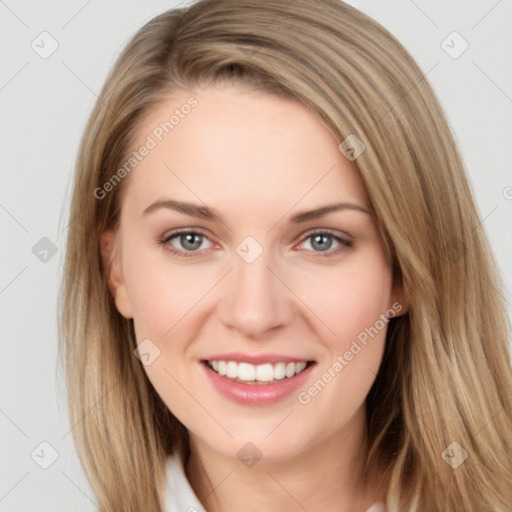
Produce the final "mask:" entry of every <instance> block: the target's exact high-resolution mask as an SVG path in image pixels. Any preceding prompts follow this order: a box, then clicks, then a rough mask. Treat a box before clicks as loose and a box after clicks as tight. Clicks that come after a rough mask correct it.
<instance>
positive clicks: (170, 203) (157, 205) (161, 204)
mask: <svg viewBox="0 0 512 512" xmlns="http://www.w3.org/2000/svg"><path fill="white" fill-rule="evenodd" d="M162 208H163V209H169V210H175V211H178V212H181V213H184V214H186V215H190V216H191V217H198V218H200V219H207V220H214V219H220V217H219V215H218V214H217V213H215V211H214V210H212V209H211V208H208V207H207V206H200V205H197V204H193V203H186V202H182V201H174V200H172V199H166V200H161V201H156V202H154V203H152V204H151V205H149V206H148V207H147V208H146V209H145V210H144V212H143V215H148V214H150V213H153V212H155V211H157V210H160V209H162ZM340 210H353V211H357V212H361V213H366V214H368V215H371V212H370V211H369V210H367V209H366V208H363V207H362V206H359V205H357V204H354V203H336V204H330V205H326V206H322V207H320V208H316V209H314V210H308V211H304V212H300V213H296V214H295V215H293V216H292V217H291V218H290V220H289V222H290V223H292V224H300V223H302V222H306V221H308V220H314V219H319V218H321V217H324V216H325V215H328V214H329V213H333V212H337V211H340Z"/></svg>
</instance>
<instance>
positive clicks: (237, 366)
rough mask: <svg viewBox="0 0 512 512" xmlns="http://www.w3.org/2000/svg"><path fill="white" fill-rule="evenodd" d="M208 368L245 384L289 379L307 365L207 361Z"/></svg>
mask: <svg viewBox="0 0 512 512" xmlns="http://www.w3.org/2000/svg"><path fill="white" fill-rule="evenodd" d="M208 363H209V365H210V367H211V368H212V369H213V370H214V371H216V372H217V373H218V374H219V375H225V376H226V377H228V378H230V379H238V380H243V381H245V382H251V381H252V382H254V381H258V382H271V381H273V380H281V379H284V378H285V377H287V378H291V377H293V376H294V375H297V374H299V373H300V372H302V371H303V370H304V368H306V365H307V363H305V362H300V363H276V364H270V363H265V364H259V365H254V364H250V363H237V362H236V361H209V362H208Z"/></svg>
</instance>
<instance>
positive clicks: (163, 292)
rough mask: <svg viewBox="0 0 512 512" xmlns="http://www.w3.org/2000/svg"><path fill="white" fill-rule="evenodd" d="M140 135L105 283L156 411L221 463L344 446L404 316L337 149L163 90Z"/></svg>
mask: <svg viewBox="0 0 512 512" xmlns="http://www.w3.org/2000/svg"><path fill="white" fill-rule="evenodd" d="M191 97H193V98H194V99H193V100H191V99H190V98H191ZM187 102H188V103H187ZM187 104H188V105H189V106H191V105H193V106H191V107H190V108H187V107H184V105H187ZM173 113H174V114H175V118H174V119H173V120H171V122H169V119H170V117H171V115H173ZM177 119H179V120H178V121H177ZM166 122H167V125H166V124H165V123H166ZM161 123H162V124H161ZM138 136H139V141H138V143H137V145H136V146H137V147H136V151H137V155H135V156H134V158H136V159H137V162H136V165H135V166H134V168H133V170H130V175H129V177H128V178H125V179H126V180H127V182H126V183H124V184H123V186H125V189H124V191H123V198H122V203H121V205H122V206H121V218H120V225H119V229H118V230H117V231H116V233H115V235H114V241H115V245H116V247H117V250H116V252H115V255H114V256H115V257H114V259H113V264H112V266H111V273H110V278H109V280H110V285H111V289H112V290H113V293H114V294H115V297H116V305H117V307H118V309H119V311H120V313H121V314H123V315H124V316H126V317H129V318H133V320H134V326H135V333H136V338H137V343H138V344H141V345H140V354H139V355H140V357H141V359H142V361H143V362H144V369H145V371H146V372H147V375H148V377H149V379H150V381H151V383H152V384H153V386H154V387H155V389H156V391H157V392H158V394H159V395H160V396H161V398H162V400H163V401H164V402H165V403H166V404H167V406H168V407H169V409H170V410H171V411H172V412H173V414H174V415H175V416H176V417H177V418H178V419H179V420H180V421H181V422H182V423H183V424H184V425H185V426H186V427H187V429H188V430H189V432H190V433H191V435H192V439H194V440H196V441H197V442H198V443H202V444H203V445H204V446H208V447H209V448H211V449H212V450H215V451H216V452H217V453H219V454H223V455H225V456H229V457H237V456H238V457H239V458H240V457H244V456H245V452H244V450H245V451H248V454H249V455H256V454H259V453H261V454H262V456H263V457H264V458H267V460H285V459H290V458H291V457H294V456H296V455H299V454H300V453H302V452H305V451H306V450H309V449H312V448H314V447H315V445H316V444H317V443H319V442H322V441H325V440H327V439H329V438H333V436H334V437H338V439H342V438H344V439H346V438H348V437H349V436H352V435H357V433H356V432H355V430H360V429H361V425H362V424H363V423H364V401H365V397H366V395H367V393H368V391H369V389H370V387H371V386H372V383H373V382H374V379H375V376H376V374H377V372H378V369H379V365H380V363H381V358H382V354H383V349H384V340H385V333H386V327H387V316H393V315H395V314H398V313H399V312H400V310H401V308H402V305H401V303H400V302H401V296H400V294H399V292H400V290H397V289H395V288H394V286H393V280H392V274H391V269H390V262H389V261H388V258H387V256H386V252H385V249H384V245H383V242H382V240H381V238H380V236H379V234H378V231H377V227H376V223H375V220H374V217H373V216H372V214H371V211H370V205H369V201H368V198H367V196H366V194H365V190H364V188H363V185H362V182H361V179H360V178H359V177H358V175H357V173H356V171H355V170H354V167H353V164H352V163H351V162H350V161H349V160H347V159H346V158H345V156H344V155H343V154H342V153H341V152H340V150H339V149H338V144H339V142H340V141H337V140H336V139H335V137H334V136H333V135H332V134H331V133H330V132H329V131H328V130H327V129H326V128H325V127H324V126H323V125H322V123H321V122H320V121H319V120H318V119H317V117H315V115H314V114H312V113H311V112H310V111H309V110H308V109H307V108H305V107H304V106H301V105H300V104H298V103H296V102H293V101H290V100H285V99H282V98H278V97H275V96H271V95H266V94H264V93H260V92H251V91H249V90H247V89H242V88H240V87H234V86H228V85H225V86H219V85H217V86H215V87H210V88H208V89H206V90H205V91H203V92H201V93H199V92H195V91H194V92H190V91H188V92H186V91H182V92H179V91H178V92H175V93H174V94H173V95H172V98H171V99H168V100H166V101H165V102H164V103H163V104H161V105H160V106H159V108H158V109H156V110H155V111H154V112H153V113H152V114H151V115H150V116H149V117H148V118H147V119H146V121H145V123H144V124H143V125H141V126H140V128H139V131H138ZM143 145H145V146H146V148H148V149H147V151H145V150H140V148H141V147H142V146H143ZM143 154H144V155H145V156H144V155H143ZM133 163H135V162H134V161H133V162H132V164H133ZM109 237H110V235H109V234H107V235H105V236H104V237H103V249H104V252H106V253H107V254H108V250H109V240H110V238H109ZM134 357H135V356H134ZM226 372H227V375H226ZM292 375H293V376H292ZM354 429H355V430H354ZM247 443H252V445H254V447H256V448H254V447H252V446H251V445H247ZM251 450H252V451H254V453H249V452H251ZM237 454H238V455H237ZM258 456H259V455H258Z"/></svg>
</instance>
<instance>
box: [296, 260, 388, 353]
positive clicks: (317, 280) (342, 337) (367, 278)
mask: <svg viewBox="0 0 512 512" xmlns="http://www.w3.org/2000/svg"><path fill="white" fill-rule="evenodd" d="M304 276H308V277H307V278H305V277H304ZM293 286H294V289H295V290H296V291H297V295H298V296H299V297H301V298H304V303H305V305H306V306H307V307H308V308H309V310H310V311H311V313H312V314H314V317H316V319H315V318H314V317H311V318H312V321H313V322H316V323H317V324H318V325H320V324H323V326H324V328H322V329H321V331H320V332H322V333H323V334H322V339H323V340H324V343H325V344H326V345H329V346H330V347H331V348H332V349H333V350H336V351H340V350H344V349H345V347H346V346H347V345H348V346H350V342H351V341H352V340H353V339H356V338H357V337H358V336H359V335H360V334H361V333H362V335H361V338H364V333H365V332H366V331H365V330H366V329H367V328H370V327H372V326H374V325H375V324H376V322H379V323H378V326H380V330H382V327H383V326H382V325H381V322H380V319H381V315H385V314H386V311H387V310H388V309H389V307H390V305H391V304H390V303H391V292H392V275H391V270H390V268H389V266H388V265H387V263H386V260H385V259H384V258H383V257H382V255H381V254H380V253H379V252H375V253H368V255H367V256H366V257H364V258H363V257H361V258H353V259H352V260H350V261H349V260H348V259H347V263H346V265H340V266H339V267H338V268H336V267H327V268H320V269H319V270H316V271H315V272H303V273H302V275H301V276H299V277H298V278H297V279H296V280H295V282H294V285H293ZM384 330H385V329H384Z"/></svg>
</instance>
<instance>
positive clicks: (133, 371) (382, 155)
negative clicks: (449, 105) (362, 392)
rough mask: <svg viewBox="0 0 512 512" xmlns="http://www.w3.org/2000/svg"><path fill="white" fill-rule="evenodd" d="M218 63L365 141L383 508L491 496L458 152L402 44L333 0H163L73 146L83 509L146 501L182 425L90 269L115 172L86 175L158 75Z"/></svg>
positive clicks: (111, 207)
mask: <svg viewBox="0 0 512 512" xmlns="http://www.w3.org/2000/svg"><path fill="white" fill-rule="evenodd" d="M223 80H227V81H231V82H236V83H241V84H247V85H249V86H251V87H255V88H257V89H259V90H263V91H268V92H269V93H272V94H278V95H284V96H286V97H291V98H295V99H296V100H297V101H299V102H301V103H303V104H305V105H307V106H308V107H309V108H310V109H312V110H313V111H314V112H315V113H316V114H317V115H318V116H319V117H320V118H321V119H322V120H323V122H324V124H325V126H326V127H327V128H328V129H329V130H330V131H331V132H332V133H333V134H334V135H335V136H336V137H337V138H338V140H339V141H340V142H341V141H343V140H344V139H345V138H346V137H348V136H349V135H351V134H352V136H353V135H356V136H357V137H358V138H359V139H360V140H361V141H362V142H363V143H364V145H365V150H364V152H363V153H362V154H361V155H360V156H359V157H358V158H357V159H356V160H355V161H354V164H355V165H356V168H357V170H358V172H359V174H360V176H361V179H362V180H363V182H364V184H365V187H366V190H367V193H368V196H369V198H370V201H371V203H372V206H373V209H374V211H375V214H376V218H377V221H378V224H379V228H380V230H381V232H382V234H383V236H384V239H385V241H386V243H387V246H388V248H389V250H390V253H391V254H392V257H393V263H394V270H395V278H396V279H399V280H401V281H402V283H403V286H404V289H405V293H406V296H407V301H408V306H409V309H408V312H407V314H405V315H403V316H402V317H400V318H395V319H392V320H391V322H390V326H389V330H388V335H387V339H386V350H385V354H384V359H383V362H382V365H381V368H380V371H379V373H378V375H377V377H376V381H375V383H374V385H373V387H372V389H371V391H370V393H369V395H368V397H367V402H366V403H367V419H368V424H367V434H368V443H369V454H368V458H367V464H366V473H367V474H369V473H370V472H373V473H375V474H376V475H378V477H379V479H380V481H381V482H382V486H383V489H385V490H386V492H387V500H388V508H389V510H390V511H397V512H398V511H399V510H400V511H411V512H412V511H417V512H421V511H427V512H430V511H434V510H435V511H437V510H443V511H446V512H455V511H464V512H468V511H475V512H477V511H478V512H483V511H505V510H508V507H510V505H511V504H512V441H511V438H512V434H511V430H512V413H511V406H510V401H511V399H512V379H511V375H512V371H511V365H510V354H509V351H508V350H509V349H508V340H509V330H508V329H509V326H508V322H507V316H506V312H505V308H504V304H503V300H502V298H501V296H500V286H501V284H500V282H499V280H498V277H497V274H496V271H495V265H494V262H493V260H492V256H491V254H490V251H489V247H488V243H487V241H486V237H485V234H484V232H483V229H482V226H481V222H480V219H479V217H478V213H477V210H476V208H475V204H474V201H473V199H472V195H471V191H470V189H469V187H468V183H467V180H466V177H465V173H464V169H463V165H462V163H461V159H460V157H459V154H458V151H457V148H456V146H455V143H454V139H453V136H452V134H451V132H450V129H449V127H448V124H447V121H446V119H445V116H444V114H443V112H442V110H441V108H440V106H439V103H438V101H437V100H436V98H435V96H434V93H433V91H432V89H431V87H430V86H429V84H428V82H427V80H426V78H425V76H424V75H423V73H422V71H421V70H420V69H419V67H418V66H417V65H416V64H415V62H414V61H413V59H412V58H411V57H410V55H409V54H408V52H407V51H406V50H405V49H404V48H403V47H402V45H401V44H400V43H399V42H398V41H397V40H396V39H395V38H394V37H393V36H392V35H390V34H389V33H388V32H387V31H386V30H385V29H384V28H383V27H381V26H380V25H379V24H377V23H376V22H375V21H373V20H372V19H370V18H368V17H367V16H365V15H364V14H362V13H360V12H359V11H357V10H356V9H354V8H352V7H350V6H348V5H346V4H344V3H342V2H339V1H337V0H322V1H321V2H319V1H318V0H295V1H294V2H279V1H276V0H215V1H214V0H203V1H199V2H196V3H195V4H193V5H192V6H190V7H188V8H185V9H176V10H171V11H168V12H165V13H163V14H161V15H160V16H157V17H156V18H154V19H153V20H151V21H150V22H149V23H147V24H146V25H145V26H144V27H142V28H141V29H140V30H139V31H138V33H137V34H136V35H135V36H134V37H133V39H132V40H131V41H130V42H129V44H128V45H127V47H126V48H125V50H124V51H123V53H122V54H121V55H120V57H119V58H118V60H117V63H116V64H115V66H114V69H113V70H112V72H111V74H110V76H109V77H108V79H107V81H106V83H105V85H104V87H103V90H102V92H101V94H100V96H99V100H98V102H97V103H96V106H95V108H94V110H93V112H92V114H91V116H90V119H89V122H88V125H87V127H86V130H85V134H84V136H83V139H82V143H81V149H80V152H79V155H78V159H77V164H76V174H75V184H74V193H73V197H72V204H71V213H70V217H71V223H70V225H69V235H68V242H67V253H66V260H65V264H64V274H63V282H62V293H61V350H62V354H63V360H62V362H63V364H64V365H65V368H66V372H67V389H68V399H69V407H70V414H71V423H72V425H73V426H74V427H73V435H74V440H75V443H76V446H77V450H78V453H79V456H80V458H81V461H82V464H83V466H84V469H85V471H86V474H87V476H88V478H89V480H90V482H91V485H92V488H93V490H94V492H95V494H96V497H97V500H98V503H99V508H100V510H101V511H104V512H113V511H123V512H129V511H133V512H140V511H141V510H146V511H160V510H162V508H161V507H162V492H163V484H164V477H165V473H164V468H165V466H164V464H165V459H166V457H168V456H169V455H170V454H171V453H180V454H184V453H186V450H187V432H186V429H185V428H184V426H183V425H181V424H180V423H179V422H178V421H177V420H176V419H175V418H174V416H173V415H172V414H171V413H170V411H169V410H168V409H167V407H166V406H165V405H164V404H163V402H162V401H161V399H160V398H159V396H158V395H157V393H156V392H155V390H154V389H153V388H152V386H151V384H150V382H149V380H148V379H147V377H146V374H145V372H144V370H143V368H142V366H141V364H140V362H139V361H138V359H136V357H134V355H133V349H134V348H135V346H136V342H135V336H134V330H133V324H132V322H131V321H130V320H127V319H125V318H123V317H122V316H121V315H120V314H119V313H118V312H117V310H116V308H115V305H114V302H113V300H112V297H111V295H110V293H109V290H108V287H107V282H106V278H105V268H104V266H103V265H102V259H101V255H100V244H99V240H100V235H101V233H102V232H103V231H104V230H106V229H108V228H112V227H115V226H116V223H117V221H118V216H119V209H120V194H121V192H122V190H123V187H124V186H125V184H126V180H128V179H129V177H127V178H125V180H123V181H121V182H120V183H118V184H116V186H114V187H111V188H112V190H111V191H109V193H108V194H103V195H102V197H101V198H98V197H97V196H98V194H97V193H96V194H95V190H98V189H99V188H102V187H103V186H104V184H105V183H107V181H108V180H109V179H110V178H111V177H112V175H113V174H114V173H115V172H116V171H117V169H119V168H120V167H121V166H122V164H123V162H124V161H125V160H126V158H127V155H128V154H129V153H130V149H132V150H133V148H132V146H133V143H134V138H135V137H136V135H137V128H138V126H140V123H141V121H142V120H143V119H144V117H145V116H146V115H147V114H148V112H149V111H150V110H151V109H153V108H155V106H156V105H157V104H158V103H159V102H160V101H162V99H163V98H164V97H165V96H166V95H167V94H168V93H169V92H170V91H172V90H173V89H175V88H186V89H187V88H188V89H193V88H194V87H201V88H202V87H204V86H206V85H207V84H208V83H210V82H213V81H223ZM454 442H456V443H458V444H459V445H460V446H461V447H462V448H463V449H464V450H465V451H466V452H467V454H468V458H467V459H466V460H465V461H464V462H463V463H462V464H460V465H459V466H458V467H457V468H456V469H454V468H453V467H452V466H451V465H449V464H448V463H447V462H445V459H446V457H445V458H443V456H442V454H443V453H445V449H446V448H447V447H449V446H450V445H451V447H452V448H453V445H452V443H454ZM456 449H457V450H459V448H458V446H456ZM459 453H463V452H459ZM451 454H453V452H452V453H451ZM448 455H450V452H448ZM507 506H508V507H507Z"/></svg>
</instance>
